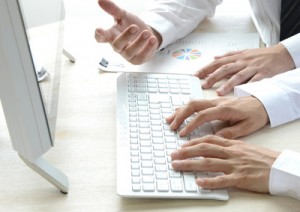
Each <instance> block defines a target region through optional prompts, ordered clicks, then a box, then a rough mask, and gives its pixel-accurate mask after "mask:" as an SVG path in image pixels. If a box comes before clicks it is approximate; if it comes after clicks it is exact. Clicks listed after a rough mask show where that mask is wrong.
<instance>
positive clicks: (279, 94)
mask: <svg viewBox="0 0 300 212" xmlns="http://www.w3.org/2000/svg"><path fill="white" fill-rule="evenodd" d="M234 95H235V96H254V97H256V98H257V99H258V100H259V101H260V102H261V103H262V104H263V105H264V107H265V110H266V111H267V114H268V116H269V120H270V125H271V127H275V126H278V125H281V124H284V123H287V122H290V121H292V120H294V119H295V114H294V112H293V110H284V112H283V111H282V108H286V105H290V104H291V103H290V99H289V97H288V95H287V94H286V93H285V92H284V91H283V90H282V89H281V88H280V87H279V86H276V85H274V84H273V83H271V82H270V81H269V80H261V81H258V82H253V83H247V84H243V85H239V86H236V87H235V88H234Z"/></svg>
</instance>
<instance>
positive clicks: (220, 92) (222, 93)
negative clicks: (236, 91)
mask: <svg viewBox="0 0 300 212" xmlns="http://www.w3.org/2000/svg"><path fill="white" fill-rule="evenodd" d="M217 93H218V95H220V96H222V95H224V93H225V89H224V87H223V86H222V87H220V88H218V89H217Z"/></svg>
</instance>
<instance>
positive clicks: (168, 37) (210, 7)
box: [141, 0, 222, 49]
mask: <svg viewBox="0 0 300 212" xmlns="http://www.w3.org/2000/svg"><path fill="white" fill-rule="evenodd" d="M221 2H222V0H201V1H195V0H173V1H166V0H154V1H153V2H152V3H151V4H150V7H149V8H148V9H147V10H146V12H145V13H144V14H142V15H141V19H142V20H143V21H144V22H145V23H146V24H147V25H149V26H150V27H152V28H153V29H155V30H156V31H157V32H159V33H160V34H161V36H162V44H161V46H160V49H161V48H164V47H165V46H167V45H168V44H170V43H173V42H174V41H176V40H178V39H180V38H183V37H184V36H186V35H187V34H188V33H190V32H191V31H192V30H194V29H195V28H196V27H197V26H198V25H199V23H200V22H201V21H202V20H203V19H204V18H205V17H207V16H213V15H214V12H215V9H216V6H217V5H218V4H220V3H221Z"/></svg>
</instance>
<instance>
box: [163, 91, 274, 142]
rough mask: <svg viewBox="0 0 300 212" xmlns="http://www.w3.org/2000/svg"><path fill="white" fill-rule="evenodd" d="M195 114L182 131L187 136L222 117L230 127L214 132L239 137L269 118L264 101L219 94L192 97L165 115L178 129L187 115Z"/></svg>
mask: <svg viewBox="0 0 300 212" xmlns="http://www.w3.org/2000/svg"><path fill="white" fill-rule="evenodd" d="M193 114H195V117H194V118H193V119H192V120H191V121H190V122H189V123H188V124H187V125H186V126H185V127H184V128H182V129H181V130H180V131H179V136H186V135H188V134H189V133H191V132H192V131H193V130H195V129H196V128H197V127H198V126H200V125H202V124H203V123H205V122H209V121H213V120H220V121H226V122H228V124H229V126H228V127H225V128H223V129H220V130H219V131H217V132H215V135H219V136H222V137H224V138H231V139H233V138H237V137H241V136H245V135H248V134H250V133H252V132H255V131H257V130H259V129H261V128H263V127H264V126H265V125H266V124H267V123H268V122H269V118H268V115H267V112H266V111H265V108H264V106H263V105H262V103H261V102H260V101H259V100H258V99H256V98H255V97H252V96H249V97H219V98H216V99H212V100H191V101H190V102H189V103H188V104H186V105H185V106H182V107H180V108H178V109H177V110H176V111H175V113H173V114H172V115H171V116H169V117H167V118H166V121H167V122H168V123H169V124H170V128H171V129H172V130H177V129H178V128H179V127H180V125H181V124H182V123H183V122H184V120H185V119H186V118H188V117H189V116H191V115H193Z"/></svg>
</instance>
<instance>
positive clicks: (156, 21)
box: [141, 12, 176, 50]
mask: <svg viewBox="0 0 300 212" xmlns="http://www.w3.org/2000/svg"><path fill="white" fill-rule="evenodd" d="M141 19H142V20H143V21H144V22H145V23H146V24H147V25H148V26H150V27H151V28H153V29H155V30H156V31H157V32H158V33H159V34H160V35H161V38H162V43H161V45H160V47H159V48H158V50H160V49H162V48H164V47H166V46H167V45H168V44H170V43H172V42H174V41H175V40H176V35H175V33H173V32H175V31H176V29H175V27H174V25H173V24H172V23H171V21H169V20H167V19H166V18H164V17H163V16H160V15H158V14H155V13H151V12H146V13H144V14H142V15H141ZM162 23H163V24H162Z"/></svg>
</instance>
